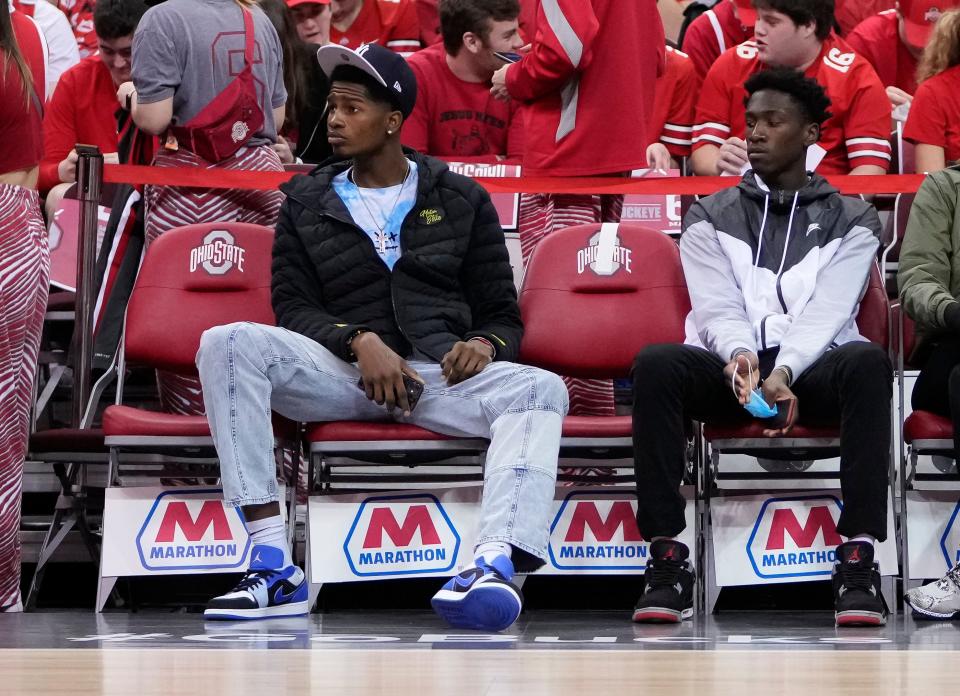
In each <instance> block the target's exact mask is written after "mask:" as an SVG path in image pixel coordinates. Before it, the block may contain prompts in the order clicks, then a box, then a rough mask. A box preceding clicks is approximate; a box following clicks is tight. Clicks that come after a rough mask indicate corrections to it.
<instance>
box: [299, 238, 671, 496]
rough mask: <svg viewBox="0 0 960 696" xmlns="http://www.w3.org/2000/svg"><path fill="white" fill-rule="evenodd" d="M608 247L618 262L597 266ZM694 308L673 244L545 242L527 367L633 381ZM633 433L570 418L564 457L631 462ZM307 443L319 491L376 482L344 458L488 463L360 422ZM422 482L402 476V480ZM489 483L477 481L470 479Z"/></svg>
mask: <svg viewBox="0 0 960 696" xmlns="http://www.w3.org/2000/svg"><path fill="white" fill-rule="evenodd" d="M602 230H603V232H602ZM601 236H602V237H603V239H602V240H601ZM601 246H603V248H604V249H605V250H606V252H607V253H608V254H609V258H606V259H598V255H599V253H600V252H599V249H600V247H601ZM598 264H599V265H598ZM603 264H606V265H603ZM689 308H690V302H689V298H688V295H687V289H686V283H685V282H684V279H683V272H682V269H681V267H680V257H679V252H678V250H677V246H676V243H675V242H674V241H673V240H671V239H670V237H668V236H666V235H664V234H662V233H660V232H656V231H653V230H649V229H646V228H644V227H641V226H639V225H634V224H622V225H616V224H613V225H610V226H606V225H604V226H601V225H599V224H595V225H580V226H576V227H570V228H567V229H565V230H560V231H558V232H555V233H553V234H551V235H549V236H547V237H546V238H545V239H544V240H542V241H541V242H540V244H539V245H538V247H537V249H536V250H535V252H534V254H533V256H532V258H531V259H530V264H529V267H528V268H527V270H526V273H525V276H524V280H523V287H522V289H521V292H520V311H521V314H522V315H523V320H524V336H523V342H522V344H521V347H520V361H521V362H523V363H526V364H530V365H535V366H538V367H542V368H544V369H548V370H551V371H555V372H558V373H560V374H566V375H572V376H578V377H596V378H613V377H625V376H626V375H627V374H628V373H629V372H630V368H631V366H632V364H633V359H634V356H635V355H636V354H637V352H638V351H639V350H640V349H641V348H643V347H644V346H646V345H649V344H651V343H660V342H670V341H679V340H682V339H683V321H684V317H685V315H686V313H687V312H688V311H689ZM636 317H641V318H642V320H637V319H636ZM614 338H615V340H605V339H614ZM631 427H632V426H631V418H630V416H613V417H607V418H597V417H578V416H570V417H568V418H567V419H565V421H564V424H563V438H562V440H561V456H563V457H573V456H576V457H579V458H591V459H592V458H602V459H610V458H613V457H618V458H623V457H631V456H632V440H631ZM307 440H308V441H309V442H310V451H311V467H312V468H313V473H312V475H311V481H314V483H315V484H316V485H317V486H319V487H320V488H328V487H329V486H330V484H332V483H342V482H348V481H349V482H353V483H356V482H357V481H360V480H367V478H366V477H365V475H363V474H354V475H352V476H351V475H348V474H342V475H335V474H334V473H333V466H335V465H336V464H337V462H336V461H335V460H336V458H337V457H349V458H350V462H349V465H350V466H357V465H358V464H360V465H363V464H383V463H392V464H396V465H401V466H409V465H411V464H417V463H428V462H429V463H433V464H439V463H440V462H441V461H444V460H446V461H450V460H449V458H450V457H454V456H461V455H466V456H467V457H469V458H476V457H480V456H482V454H483V452H484V450H485V449H486V445H487V442H486V441H485V440H477V439H462V438H453V437H446V436H442V435H437V434H436V433H431V432H429V431H426V430H423V429H421V428H417V427H415V426H409V425H399V424H394V423H359V422H353V421H342V422H337V423H322V424H315V425H313V426H311V427H310V428H308V430H307ZM471 460H472V459H471ZM454 463H456V462H454ZM461 463H462V462H461ZM388 476H389V475H388ZM404 476H406V477H407V478H404ZM461 476H462V475H461ZM454 477H455V476H454ZM454 477H450V478H448V479H438V478H436V477H428V479H425V480H432V481H437V480H452V479H453V478H454ZM392 478H393V477H391V479H392ZM418 478H419V477H410V475H409V474H407V473H405V472H401V473H400V474H398V475H397V478H396V480H398V481H399V480H403V481H411V482H412V481H415V480H418ZM480 478H481V477H480V476H479V475H478V474H476V473H475V474H472V475H468V476H466V477H465V479H466V480H480ZM629 478H631V480H632V476H631V477H629ZM380 480H383V479H380Z"/></svg>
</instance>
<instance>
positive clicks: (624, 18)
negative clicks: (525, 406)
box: [492, 0, 664, 415]
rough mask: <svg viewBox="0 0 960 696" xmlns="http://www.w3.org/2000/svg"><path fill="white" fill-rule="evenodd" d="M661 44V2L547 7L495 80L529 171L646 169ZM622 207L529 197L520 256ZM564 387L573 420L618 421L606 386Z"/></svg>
mask: <svg viewBox="0 0 960 696" xmlns="http://www.w3.org/2000/svg"><path fill="white" fill-rule="evenodd" d="M663 46H664V37H663V25H662V23H661V21H660V14H659V13H658V12H657V3H656V1H655V0H541V2H540V6H539V8H538V10H537V20H536V29H535V31H534V38H533V42H532V45H531V48H530V51H529V52H528V53H527V54H526V55H524V57H523V59H522V60H520V61H519V62H517V63H514V64H512V65H508V66H505V67H503V68H501V69H500V70H498V71H497V72H496V73H495V74H494V76H493V89H492V92H493V94H494V95H495V96H498V97H501V98H513V99H515V100H518V101H521V102H523V103H524V104H525V105H526V106H525V111H524V119H525V121H526V138H525V142H524V153H523V172H524V174H527V175H530V176H591V175H592V176H596V175H617V174H622V173H624V172H629V171H631V170H633V169H639V168H642V167H645V166H646V165H647V154H646V149H647V143H648V141H649V140H650V139H651V137H650V134H649V133H648V129H649V124H650V119H651V117H652V116H653V97H654V85H655V84H656V80H657V76H658V75H659V74H660V73H661V72H662V65H663V52H664V49H663ZM612 109H614V110H615V111H616V118H611V110H612ZM622 203H623V199H622V198H621V197H614V196H606V197H601V196H599V195H590V194H582V195H574V196H566V195H564V196H560V195H557V196H554V195H541V194H533V195H525V196H523V198H522V199H521V203H520V214H519V223H520V244H521V248H522V250H523V256H524V259H525V260H526V259H528V258H529V256H530V254H531V253H532V251H533V248H534V247H535V246H536V244H537V243H538V242H539V240H540V239H542V238H543V236H544V235H546V234H549V233H550V232H552V231H553V230H555V229H561V228H563V227H567V226H569V225H571V224H577V223H589V222H601V221H619V219H620V210H621V208H622ZM567 385H568V388H569V390H570V404H571V413H576V414H580V415H612V414H613V412H614V407H613V385H612V383H610V382H609V381H598V380H567Z"/></svg>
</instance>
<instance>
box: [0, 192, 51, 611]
mask: <svg viewBox="0 0 960 696" xmlns="http://www.w3.org/2000/svg"><path fill="white" fill-rule="evenodd" d="M49 284H50V252H49V250H48V249H47V230H46V227H45V226H44V224H43V217H42V216H41V214H40V198H39V196H38V195H37V192H36V191H33V190H31V189H26V188H22V187H20V186H10V185H7V184H0V608H3V607H10V606H12V605H15V604H17V603H18V602H19V601H20V498H21V492H22V490H23V461H24V457H25V456H26V452H27V437H28V435H29V424H30V409H31V406H32V400H33V380H34V377H36V373H37V353H38V352H39V350H40V332H41V330H42V329H43V315H44V312H45V311H46V308H47V293H48V291H49Z"/></svg>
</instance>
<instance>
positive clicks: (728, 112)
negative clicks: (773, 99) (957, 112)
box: [691, 0, 890, 176]
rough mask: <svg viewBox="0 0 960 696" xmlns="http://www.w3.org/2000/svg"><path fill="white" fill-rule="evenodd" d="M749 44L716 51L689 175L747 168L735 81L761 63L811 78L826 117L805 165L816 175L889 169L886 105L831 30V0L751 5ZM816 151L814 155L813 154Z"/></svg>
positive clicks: (865, 68)
mask: <svg viewBox="0 0 960 696" xmlns="http://www.w3.org/2000/svg"><path fill="white" fill-rule="evenodd" d="M755 4H756V6H757V10H758V14H757V23H756V27H755V32H754V38H755V41H747V42H745V43H742V44H740V45H739V46H737V47H736V48H732V49H730V50H729V51H727V52H726V53H724V54H723V55H722V56H720V58H719V59H718V60H717V62H716V63H714V65H713V67H712V68H710V72H709V73H707V78H706V80H705V81H704V84H703V89H702V90H701V92H700V97H699V100H698V102H697V118H696V122H697V125H696V126H695V127H694V131H693V155H692V157H691V163H692V164H693V170H694V172H696V173H697V174H699V175H701V176H716V175H718V174H731V175H739V174H741V173H742V171H744V169H745V168H746V167H747V166H748V165H747V150H746V143H745V142H744V136H745V135H746V121H745V118H744V98H745V97H746V93H745V92H744V89H743V84H744V82H745V81H746V80H747V78H748V77H750V76H751V75H753V74H754V73H756V72H759V71H761V70H763V69H764V68H766V67H768V66H773V67H786V68H793V69H795V70H798V71H801V72H803V73H804V74H805V75H806V76H807V77H810V78H813V79H814V80H816V81H817V82H818V83H819V84H820V86H821V87H823V88H824V90H825V91H826V93H827V96H828V97H829V98H830V102H831V107H830V111H831V112H832V115H831V117H830V118H829V119H828V120H827V121H826V123H824V124H823V128H822V131H821V136H820V142H819V143H818V145H819V147H818V148H816V149H815V148H810V150H808V160H807V166H808V168H809V169H811V170H815V171H817V172H818V173H820V174H885V173H886V171H887V168H888V167H889V165H890V143H889V137H890V102H889V101H888V100H887V96H886V93H885V92H884V89H883V85H882V84H881V83H880V80H879V78H878V77H877V74H876V73H875V72H874V70H873V68H872V67H871V66H870V64H869V63H868V62H867V61H866V59H864V58H863V57H862V56H860V55H858V54H856V53H854V52H852V51H851V50H850V47H849V46H848V45H847V44H846V43H844V42H843V40H842V39H839V38H837V37H836V36H835V35H834V34H833V33H832V26H833V0H758V1H757V2H756V3H755ZM817 153H819V156H818V154H817Z"/></svg>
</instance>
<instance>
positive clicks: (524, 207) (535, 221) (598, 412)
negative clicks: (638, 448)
mask: <svg viewBox="0 0 960 696" xmlns="http://www.w3.org/2000/svg"><path fill="white" fill-rule="evenodd" d="M622 210H623V196H616V195H607V196H600V195H548V194H542V193H534V194H524V195H523V196H521V198H520V212H519V216H518V222H519V232H520V250H521V252H522V254H523V264H524V266H526V265H527V263H528V262H529V261H530V255H531V254H533V250H534V248H536V246H537V244H538V243H539V242H540V240H541V239H543V238H544V237H545V236H546V235H548V234H550V233H551V232H553V231H554V230H559V229H563V228H564V227H571V226H573V225H586V224H590V223H594V222H620V214H621V212H622ZM563 381H564V382H565V383H566V385H567V391H568V392H569V393H570V415H572V416H612V415H614V403H613V382H611V381H610V380H607V379H579V378H573V377H564V378H563Z"/></svg>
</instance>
